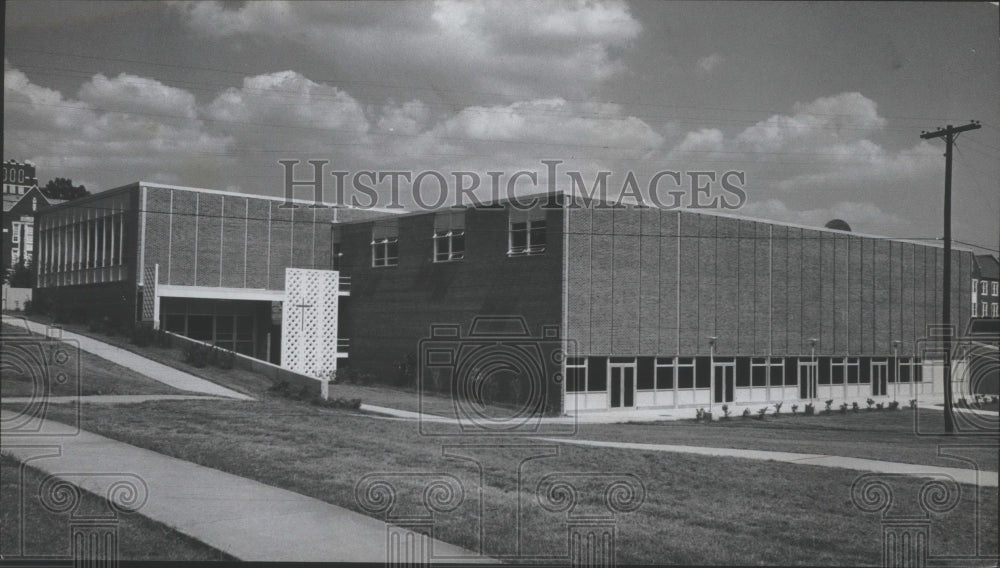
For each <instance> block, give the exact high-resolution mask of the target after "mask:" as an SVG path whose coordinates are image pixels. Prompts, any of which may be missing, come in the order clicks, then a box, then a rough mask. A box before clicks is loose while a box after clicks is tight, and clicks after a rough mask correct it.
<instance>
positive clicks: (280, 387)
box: [267, 381, 291, 396]
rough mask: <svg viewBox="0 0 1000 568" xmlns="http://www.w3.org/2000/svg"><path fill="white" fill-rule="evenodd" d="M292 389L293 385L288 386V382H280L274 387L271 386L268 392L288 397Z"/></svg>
mask: <svg viewBox="0 0 1000 568" xmlns="http://www.w3.org/2000/svg"><path fill="white" fill-rule="evenodd" d="M290 388H291V385H289V384H288V381H278V382H276V383H274V384H273V385H271V386H270V388H268V389H267V392H273V393H275V394H279V395H282V396H288V392H289V389H290Z"/></svg>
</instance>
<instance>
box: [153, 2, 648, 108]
mask: <svg viewBox="0 0 1000 568" xmlns="http://www.w3.org/2000/svg"><path fill="white" fill-rule="evenodd" d="M172 7H173V8H174V10H175V11H176V12H177V13H179V14H180V15H181V16H182V18H183V19H184V21H185V22H186V24H187V25H188V26H189V27H190V28H192V29H194V30H195V31H197V32H198V33H201V34H204V35H206V36H209V37H229V38H248V39H250V40H257V39H258V38H267V39H268V40H269V41H274V42H283V43H284V42H294V43H297V44H299V45H302V46H303V47H305V48H307V49H309V50H310V51H312V52H313V53H315V54H318V55H319V56H320V57H328V58H331V60H336V62H337V64H338V65H343V66H345V67H352V68H357V69H362V68H366V67H367V68H369V69H370V68H371V64H372V63H373V62H377V65H378V69H379V70H380V72H381V73H382V74H384V75H388V76H392V77H403V78H408V79H413V80H412V81H401V82H404V83H410V84H424V85H428V86H429V87H435V88H439V89H441V88H445V89H449V90H451V91H465V92H468V91H479V90H483V91H488V92H491V93H496V94H500V95H503V96H510V97H516V98H529V97H534V96H538V95H551V94H552V93H562V94H564V96H580V95H581V94H587V93H589V92H590V91H591V90H592V89H593V88H594V87H595V86H596V85H598V84H599V83H601V82H602V81H605V80H607V79H609V78H611V77H613V76H615V75H616V74H618V73H619V72H621V71H622V70H623V67H622V64H621V61H620V59H619V58H618V56H617V53H618V52H619V51H620V50H621V49H623V48H625V47H627V46H628V45H629V44H630V43H631V42H632V41H633V40H635V39H636V38H637V37H638V36H639V34H640V33H641V31H642V26H641V25H640V24H639V22H638V21H637V20H636V19H635V18H634V17H633V16H632V14H631V13H630V11H629V7H628V5H627V4H626V3H625V2H622V1H619V0H608V1H596V2H595V1H584V0H578V1H575V2H565V1H562V0H550V1H544V2H508V1H500V0H483V1H475V2H473V1H452V0H440V1H438V2H434V3H425V2H414V3H393V4H391V5H389V4H387V5H379V4H361V3H354V2H331V3H318V2H316V3H314V2H294V3H289V2H247V3H245V4H243V5H241V6H239V7H238V8H231V7H229V6H226V5H224V4H222V3H219V2H179V3H174V4H172ZM442 96H444V95H442Z"/></svg>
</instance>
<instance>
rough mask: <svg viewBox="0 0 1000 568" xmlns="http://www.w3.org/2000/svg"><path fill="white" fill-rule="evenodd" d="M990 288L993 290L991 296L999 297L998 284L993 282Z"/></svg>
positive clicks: (999, 283) (999, 289) (999, 287)
mask: <svg viewBox="0 0 1000 568" xmlns="http://www.w3.org/2000/svg"><path fill="white" fill-rule="evenodd" d="M990 287H991V288H993V295H994V296H998V295H1000V282H994V283H992V284H990Z"/></svg>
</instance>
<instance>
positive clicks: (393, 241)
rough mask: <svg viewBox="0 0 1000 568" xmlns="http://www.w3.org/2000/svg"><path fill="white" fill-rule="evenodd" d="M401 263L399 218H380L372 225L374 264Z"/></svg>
mask: <svg viewBox="0 0 1000 568" xmlns="http://www.w3.org/2000/svg"><path fill="white" fill-rule="evenodd" d="M398 264H399V219H380V220H378V221H375V223H374V225H373V226H372V266H397V265H398Z"/></svg>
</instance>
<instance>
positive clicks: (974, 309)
mask: <svg viewBox="0 0 1000 568" xmlns="http://www.w3.org/2000/svg"><path fill="white" fill-rule="evenodd" d="M972 317H974V318H977V317H979V302H972Z"/></svg>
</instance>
